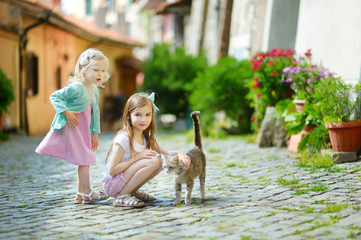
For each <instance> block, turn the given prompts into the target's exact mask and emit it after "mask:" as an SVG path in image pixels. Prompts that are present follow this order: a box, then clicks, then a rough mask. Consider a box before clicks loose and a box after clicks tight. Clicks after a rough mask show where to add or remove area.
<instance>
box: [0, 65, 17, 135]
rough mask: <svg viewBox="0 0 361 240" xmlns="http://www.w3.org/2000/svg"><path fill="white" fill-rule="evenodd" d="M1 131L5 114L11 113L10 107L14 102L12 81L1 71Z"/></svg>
mask: <svg viewBox="0 0 361 240" xmlns="http://www.w3.org/2000/svg"><path fill="white" fill-rule="evenodd" d="M0 93H1V94H0V130H2V123H3V118H4V113H9V106H10V103H11V102H12V101H14V99H15V97H14V89H13V85H12V83H11V80H10V79H8V78H7V76H6V74H5V73H4V72H3V71H2V70H1V69H0Z"/></svg>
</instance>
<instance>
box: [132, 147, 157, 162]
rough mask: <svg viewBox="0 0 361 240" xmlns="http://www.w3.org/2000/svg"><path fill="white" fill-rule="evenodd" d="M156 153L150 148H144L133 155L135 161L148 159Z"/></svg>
mask: <svg viewBox="0 0 361 240" xmlns="http://www.w3.org/2000/svg"><path fill="white" fill-rule="evenodd" d="M157 154H158V153H157V152H156V151H153V150H150V149H145V150H144V151H142V152H140V153H138V154H137V155H136V156H135V161H138V160H140V159H150V158H153V157H155V156H156V155H157Z"/></svg>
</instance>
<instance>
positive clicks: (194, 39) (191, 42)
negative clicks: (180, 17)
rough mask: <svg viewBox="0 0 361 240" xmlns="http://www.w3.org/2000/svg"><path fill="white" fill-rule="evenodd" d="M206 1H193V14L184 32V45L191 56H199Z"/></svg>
mask: <svg viewBox="0 0 361 240" xmlns="http://www.w3.org/2000/svg"><path fill="white" fill-rule="evenodd" d="M203 1H204V0H192V5H191V13H190V16H189V19H188V21H187V23H186V24H185V30H184V45H185V48H186V50H187V52H188V53H189V54H192V55H194V56H196V55H198V51H199V41H200V38H201V29H202V16H203V15H202V12H203Z"/></svg>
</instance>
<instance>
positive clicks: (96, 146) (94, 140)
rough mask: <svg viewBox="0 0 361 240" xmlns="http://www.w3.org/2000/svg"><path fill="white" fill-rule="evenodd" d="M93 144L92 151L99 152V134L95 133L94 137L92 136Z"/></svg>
mask: <svg viewBox="0 0 361 240" xmlns="http://www.w3.org/2000/svg"><path fill="white" fill-rule="evenodd" d="M91 142H92V151H93V152H94V151H95V150H97V148H98V146H99V142H98V133H93V135H92V136H91Z"/></svg>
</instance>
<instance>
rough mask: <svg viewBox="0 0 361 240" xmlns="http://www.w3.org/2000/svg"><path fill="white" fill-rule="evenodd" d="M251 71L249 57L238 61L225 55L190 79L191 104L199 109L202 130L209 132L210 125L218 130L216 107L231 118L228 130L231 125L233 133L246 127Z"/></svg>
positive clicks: (244, 129)
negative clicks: (247, 97)
mask: <svg viewBox="0 0 361 240" xmlns="http://www.w3.org/2000/svg"><path fill="white" fill-rule="evenodd" d="M252 75H253V73H252V71H251V62H250V61H249V60H243V61H240V62H239V61H237V60H236V59H234V58H232V57H226V58H222V59H220V60H219V61H218V63H217V64H216V65H214V66H212V67H209V68H207V69H206V70H205V71H204V72H202V73H200V74H198V76H197V78H195V79H194V81H193V83H192V84H189V85H188V88H189V91H190V92H191V95H190V103H191V106H192V108H193V109H197V110H200V111H201V114H202V115H201V117H202V122H203V124H202V126H206V128H204V131H203V132H204V133H205V134H206V135H212V134H211V131H212V129H213V131H216V132H218V130H219V129H214V127H215V126H214V124H215V114H216V113H217V112H220V111H223V112H224V113H225V116H226V118H228V119H229V120H230V122H231V123H229V124H228V130H230V129H232V130H233V132H234V133H244V132H249V131H250V125H251V122H250V120H251V116H252V109H251V108H250V107H249V104H250V103H249V101H248V100H247V99H246V95H247V94H248V91H249V90H248V88H247V86H246V83H247V82H248V81H249V79H250V78H252ZM212 127H213V128H212ZM234 130H235V131H234Z"/></svg>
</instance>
